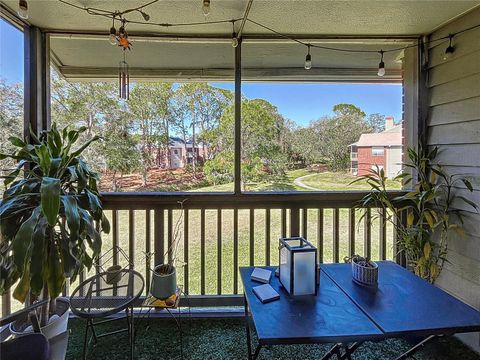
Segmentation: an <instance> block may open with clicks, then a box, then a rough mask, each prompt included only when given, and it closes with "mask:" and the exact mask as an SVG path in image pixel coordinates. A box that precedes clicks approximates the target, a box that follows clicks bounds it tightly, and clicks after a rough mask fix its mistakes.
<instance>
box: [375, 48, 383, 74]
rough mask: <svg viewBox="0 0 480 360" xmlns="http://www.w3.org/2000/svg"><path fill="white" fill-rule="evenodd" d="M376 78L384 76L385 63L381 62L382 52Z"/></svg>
mask: <svg viewBox="0 0 480 360" xmlns="http://www.w3.org/2000/svg"><path fill="white" fill-rule="evenodd" d="M377 75H378V76H384V75H385V63H384V62H383V50H380V63H379V64H378V72H377Z"/></svg>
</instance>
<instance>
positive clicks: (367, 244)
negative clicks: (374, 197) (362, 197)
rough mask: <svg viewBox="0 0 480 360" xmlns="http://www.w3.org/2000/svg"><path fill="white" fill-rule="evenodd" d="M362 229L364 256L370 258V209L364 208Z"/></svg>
mask: <svg viewBox="0 0 480 360" xmlns="http://www.w3.org/2000/svg"><path fill="white" fill-rule="evenodd" d="M364 221H365V222H364V225H363V226H364V229H363V241H364V253H365V255H364V256H365V257H367V258H369V259H371V256H372V209H370V208H365V218H364Z"/></svg>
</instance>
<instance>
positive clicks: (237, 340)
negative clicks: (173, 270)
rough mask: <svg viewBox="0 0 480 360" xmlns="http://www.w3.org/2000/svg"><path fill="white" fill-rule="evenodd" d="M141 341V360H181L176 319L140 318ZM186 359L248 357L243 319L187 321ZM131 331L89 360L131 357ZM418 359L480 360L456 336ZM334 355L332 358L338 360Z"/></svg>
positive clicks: (281, 350)
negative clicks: (129, 342)
mask: <svg viewBox="0 0 480 360" xmlns="http://www.w3.org/2000/svg"><path fill="white" fill-rule="evenodd" d="M135 323H136V325H135V326H136V327H137V338H136V344H135V345H136V348H135V354H136V358H137V359H145V360H146V359H156V360H161V359H181V357H180V342H179V337H178V331H177V327H176V326H175V323H174V322H173V321H172V320H164V319H140V320H138V319H137V320H136V322H135ZM125 324H126V323H125V321H124V320H119V321H118V322H113V323H109V324H104V325H100V326H98V327H97V328H96V329H97V331H98V332H102V331H112V330H115V329H117V328H119V327H121V326H124V325H125ZM84 325H85V322H84V321H83V320H79V319H71V320H70V323H69V327H70V329H71V333H70V339H69V345H68V354H67V359H81V356H82V346H83V334H84ZM182 325H183V327H184V357H183V359H189V360H190V359H191V360H193V359H195V360H197V359H198V360H205V359H247V350H246V349H247V346H246V340H245V338H246V336H245V327H244V322H243V319H208V320H207V319H205V320H203V319H202V320H193V319H183V320H182ZM330 347H331V344H325V345H284V346H272V347H270V348H268V349H266V348H263V349H262V350H261V351H260V356H259V360H260V359H263V360H265V359H285V360H296V359H298V360H300V359H301V360H307V359H315V360H318V359H320V358H321V356H322V355H323V354H324V353H325V351H326V350H328V349H329V348H330ZM409 347H410V345H409V344H408V343H407V342H406V341H404V340H399V339H391V340H387V341H382V342H379V343H370V342H366V343H364V344H363V345H362V346H361V347H360V348H359V349H358V350H357V351H356V352H355V354H354V355H353V357H352V358H353V359H362V360H367V359H368V360H373V359H374V360H377V359H378V360H382V359H395V357H396V356H398V355H400V354H401V353H403V352H404V351H405V350H407V349H408V348H409ZM128 351H129V345H128V337H127V333H121V334H116V335H112V336H109V337H104V338H101V339H99V343H98V344H97V346H95V347H94V346H93V344H91V345H90V347H89V353H88V359H108V360H118V359H128ZM414 356H415V357H414V358H411V359H412V360H427V359H428V360H433V359H438V360H447V359H448V360H452V359H461V360H480V355H476V354H475V353H474V352H472V351H471V350H470V349H468V348H467V347H466V346H465V345H463V344H462V343H461V342H460V341H459V340H457V339H455V338H452V337H450V338H445V339H436V340H434V341H433V342H431V343H430V344H428V345H426V346H425V347H424V348H423V349H422V350H421V351H419V352H417V353H416V354H415V355H414ZM335 358H336V357H333V358H332V359H335Z"/></svg>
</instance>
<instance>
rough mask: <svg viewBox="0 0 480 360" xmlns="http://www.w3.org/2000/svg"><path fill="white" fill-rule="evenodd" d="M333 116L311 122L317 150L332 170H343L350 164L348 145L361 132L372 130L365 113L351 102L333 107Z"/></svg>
mask: <svg viewBox="0 0 480 360" xmlns="http://www.w3.org/2000/svg"><path fill="white" fill-rule="evenodd" d="M333 111H334V113H335V115H334V116H332V117H330V116H324V117H323V118H321V119H319V120H317V121H314V122H313V123H312V124H311V126H310V127H311V130H312V132H313V133H315V134H316V136H317V142H316V144H317V151H318V152H319V154H320V156H321V157H322V158H323V159H324V161H325V162H326V163H327V164H328V165H329V167H330V169H331V170H333V171H339V170H345V169H347V168H348V166H349V164H350V150H349V148H348V146H349V145H350V144H352V143H354V142H356V141H358V139H359V138H360V135H361V134H363V133H369V132H372V127H371V126H370V125H369V124H368V122H367V121H366V120H365V113H364V112H363V111H362V110H361V109H360V108H358V107H356V106H355V105H352V104H338V105H335V106H334V107H333Z"/></svg>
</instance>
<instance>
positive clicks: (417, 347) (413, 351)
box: [395, 335, 442, 360]
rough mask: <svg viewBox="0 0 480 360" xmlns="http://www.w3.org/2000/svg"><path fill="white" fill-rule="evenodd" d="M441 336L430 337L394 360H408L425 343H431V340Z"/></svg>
mask: <svg viewBox="0 0 480 360" xmlns="http://www.w3.org/2000/svg"><path fill="white" fill-rule="evenodd" d="M440 336H442V335H430V336H428V337H426V338H425V339H423V340H422V341H420V342H419V343H418V344H417V345H415V346H413V347H412V348H410V349H408V350H407V351H406V352H404V353H403V354H402V355H400V356H399V357H397V358H396V359H395V360H405V359H408V358H409V357H410V356H412V355H413V354H414V353H416V352H417V351H418V350H419V349H420V348H422V347H423V346H424V345H425V344H426V343H428V342H430V341H432V340H433V339H435V338H437V337H440Z"/></svg>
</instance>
